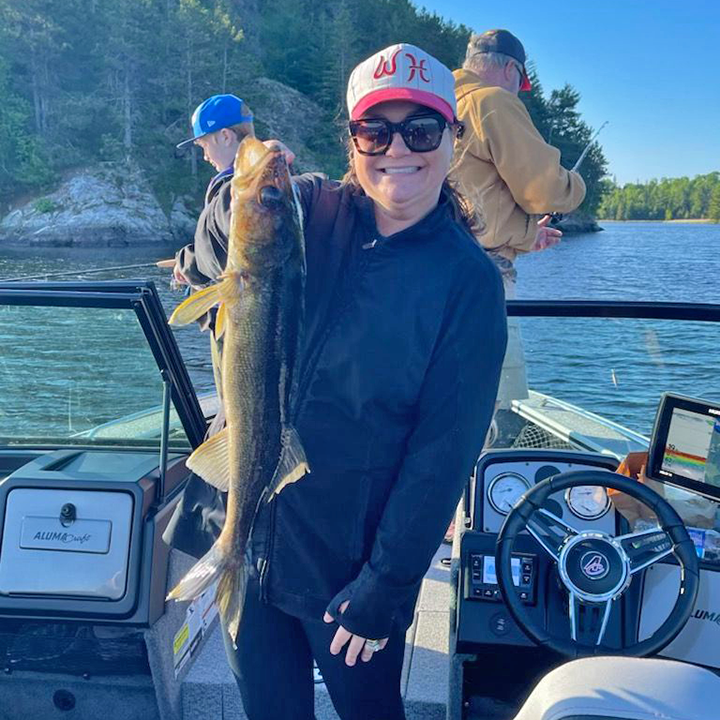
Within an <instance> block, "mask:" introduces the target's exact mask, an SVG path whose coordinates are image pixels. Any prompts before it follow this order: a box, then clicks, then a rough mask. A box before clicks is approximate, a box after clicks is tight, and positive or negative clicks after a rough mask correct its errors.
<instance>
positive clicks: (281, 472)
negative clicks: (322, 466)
mask: <svg viewBox="0 0 720 720" xmlns="http://www.w3.org/2000/svg"><path fill="white" fill-rule="evenodd" d="M280 443H281V446H282V447H281V451H280V461H279V462H278V466H277V468H276V469H275V474H274V475H273V477H272V480H271V481H270V486H269V488H268V490H269V491H270V492H269V493H268V499H269V500H272V498H273V497H274V496H275V495H277V494H278V493H279V492H280V491H281V490H282V489H283V488H284V487H285V486H286V485H289V484H290V483H294V482H297V481H298V480H299V479H300V478H301V477H302V476H303V475H306V474H307V473H309V472H310V467H309V465H308V461H307V458H306V457H305V450H304V449H303V446H302V442H301V441H300V436H299V435H298V434H297V430H295V428H293V427H290V426H287V425H286V426H285V427H284V428H283V431H282V435H281V438H280Z"/></svg>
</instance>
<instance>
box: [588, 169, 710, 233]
mask: <svg viewBox="0 0 720 720" xmlns="http://www.w3.org/2000/svg"><path fill="white" fill-rule="evenodd" d="M606 182H607V181H606ZM598 214H599V216H600V217H601V218H603V219H606V220H688V219H700V218H704V219H708V220H714V221H715V222H720V172H712V173H708V174H707V175H698V176H697V177H694V178H692V179H691V178H686V177H681V178H673V179H668V178H663V179H662V180H650V181H649V182H646V183H628V184H627V185H624V186H623V187H619V186H618V185H616V184H615V183H612V182H607V186H606V188H605V191H604V196H603V200H602V203H601V204H600V208H599V210H598Z"/></svg>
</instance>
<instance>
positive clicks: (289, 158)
mask: <svg viewBox="0 0 720 720" xmlns="http://www.w3.org/2000/svg"><path fill="white" fill-rule="evenodd" d="M263 145H264V146H265V147H266V148H269V149H270V150H279V151H280V152H281V153H282V154H283V155H284V157H285V161H286V162H287V164H288V165H292V164H293V161H294V160H295V153H294V152H293V151H292V150H291V149H290V148H289V147H288V146H287V145H286V144H285V143H284V142H280V140H263Z"/></svg>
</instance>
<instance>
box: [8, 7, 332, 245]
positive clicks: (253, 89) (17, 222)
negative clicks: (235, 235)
mask: <svg viewBox="0 0 720 720" xmlns="http://www.w3.org/2000/svg"><path fill="white" fill-rule="evenodd" d="M247 1H248V2H250V3H252V2H254V0H247ZM243 97H246V98H247V99H248V104H250V107H251V109H252V110H253V112H254V114H255V117H256V119H257V125H258V134H259V135H260V136H261V137H263V138H279V139H282V140H283V142H285V144H286V145H287V146H288V147H289V148H290V149H291V150H292V151H293V152H294V153H295V155H296V158H297V159H296V170H298V171H300V172H306V171H312V170H322V167H321V163H320V162H319V160H318V158H317V157H316V156H315V155H314V154H313V152H312V151H311V150H310V149H308V142H309V141H310V140H311V139H313V138H315V137H316V136H317V133H318V130H319V129H320V125H321V123H322V122H323V120H322V110H321V108H320V107H319V106H318V105H317V104H315V103H314V102H312V100H310V99H309V98H307V97H306V96H304V95H303V94H302V93H299V92H297V90H293V89H292V88H290V87H288V86H286V85H283V84H282V83H280V82H277V81H275V80H270V79H268V78H258V79H256V80H254V81H252V82H251V83H249V84H248V86H247V87H246V88H243ZM191 205H192V201H186V200H184V199H183V198H175V199H174V200H173V202H172V206H171V208H170V212H169V214H168V213H166V212H165V211H164V210H163V208H162V207H161V205H160V203H159V202H158V200H157V197H156V196H155V194H154V192H153V189H152V186H151V182H150V180H149V179H148V177H147V175H146V174H145V173H144V171H143V170H142V169H141V168H140V167H139V166H138V165H137V164H135V163H102V164H100V165H97V166H95V167H90V168H84V169H82V170H79V171H77V172H75V173H73V174H71V175H70V176H68V177H67V178H66V179H65V180H64V181H63V182H62V183H61V185H60V187H58V188H57V190H55V191H54V192H52V193H51V194H49V195H46V196H43V197H40V198H35V199H33V200H31V201H29V202H27V203H26V204H25V205H23V206H21V207H18V208H15V209H14V210H12V211H11V212H10V213H8V214H7V215H6V216H5V217H3V218H2V219H0V243H2V244H4V245H23V246H45V247H124V246H148V245H172V246H173V247H175V248H177V247H179V246H181V245H183V244H184V243H186V242H189V241H190V240H191V239H192V236H193V234H194V231H195V223H196V221H197V213H198V211H199V208H194V207H191Z"/></svg>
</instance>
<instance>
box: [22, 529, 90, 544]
mask: <svg viewBox="0 0 720 720" xmlns="http://www.w3.org/2000/svg"><path fill="white" fill-rule="evenodd" d="M91 538H92V535H91V534H90V533H85V534H84V535H75V533H69V532H60V531H59V530H46V531H44V532H43V531H39V532H36V533H35V537H34V538H33V540H45V541H46V542H60V543H62V544H63V545H84V544H85V543H86V542H88V541H89V540H90V539H91Z"/></svg>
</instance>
